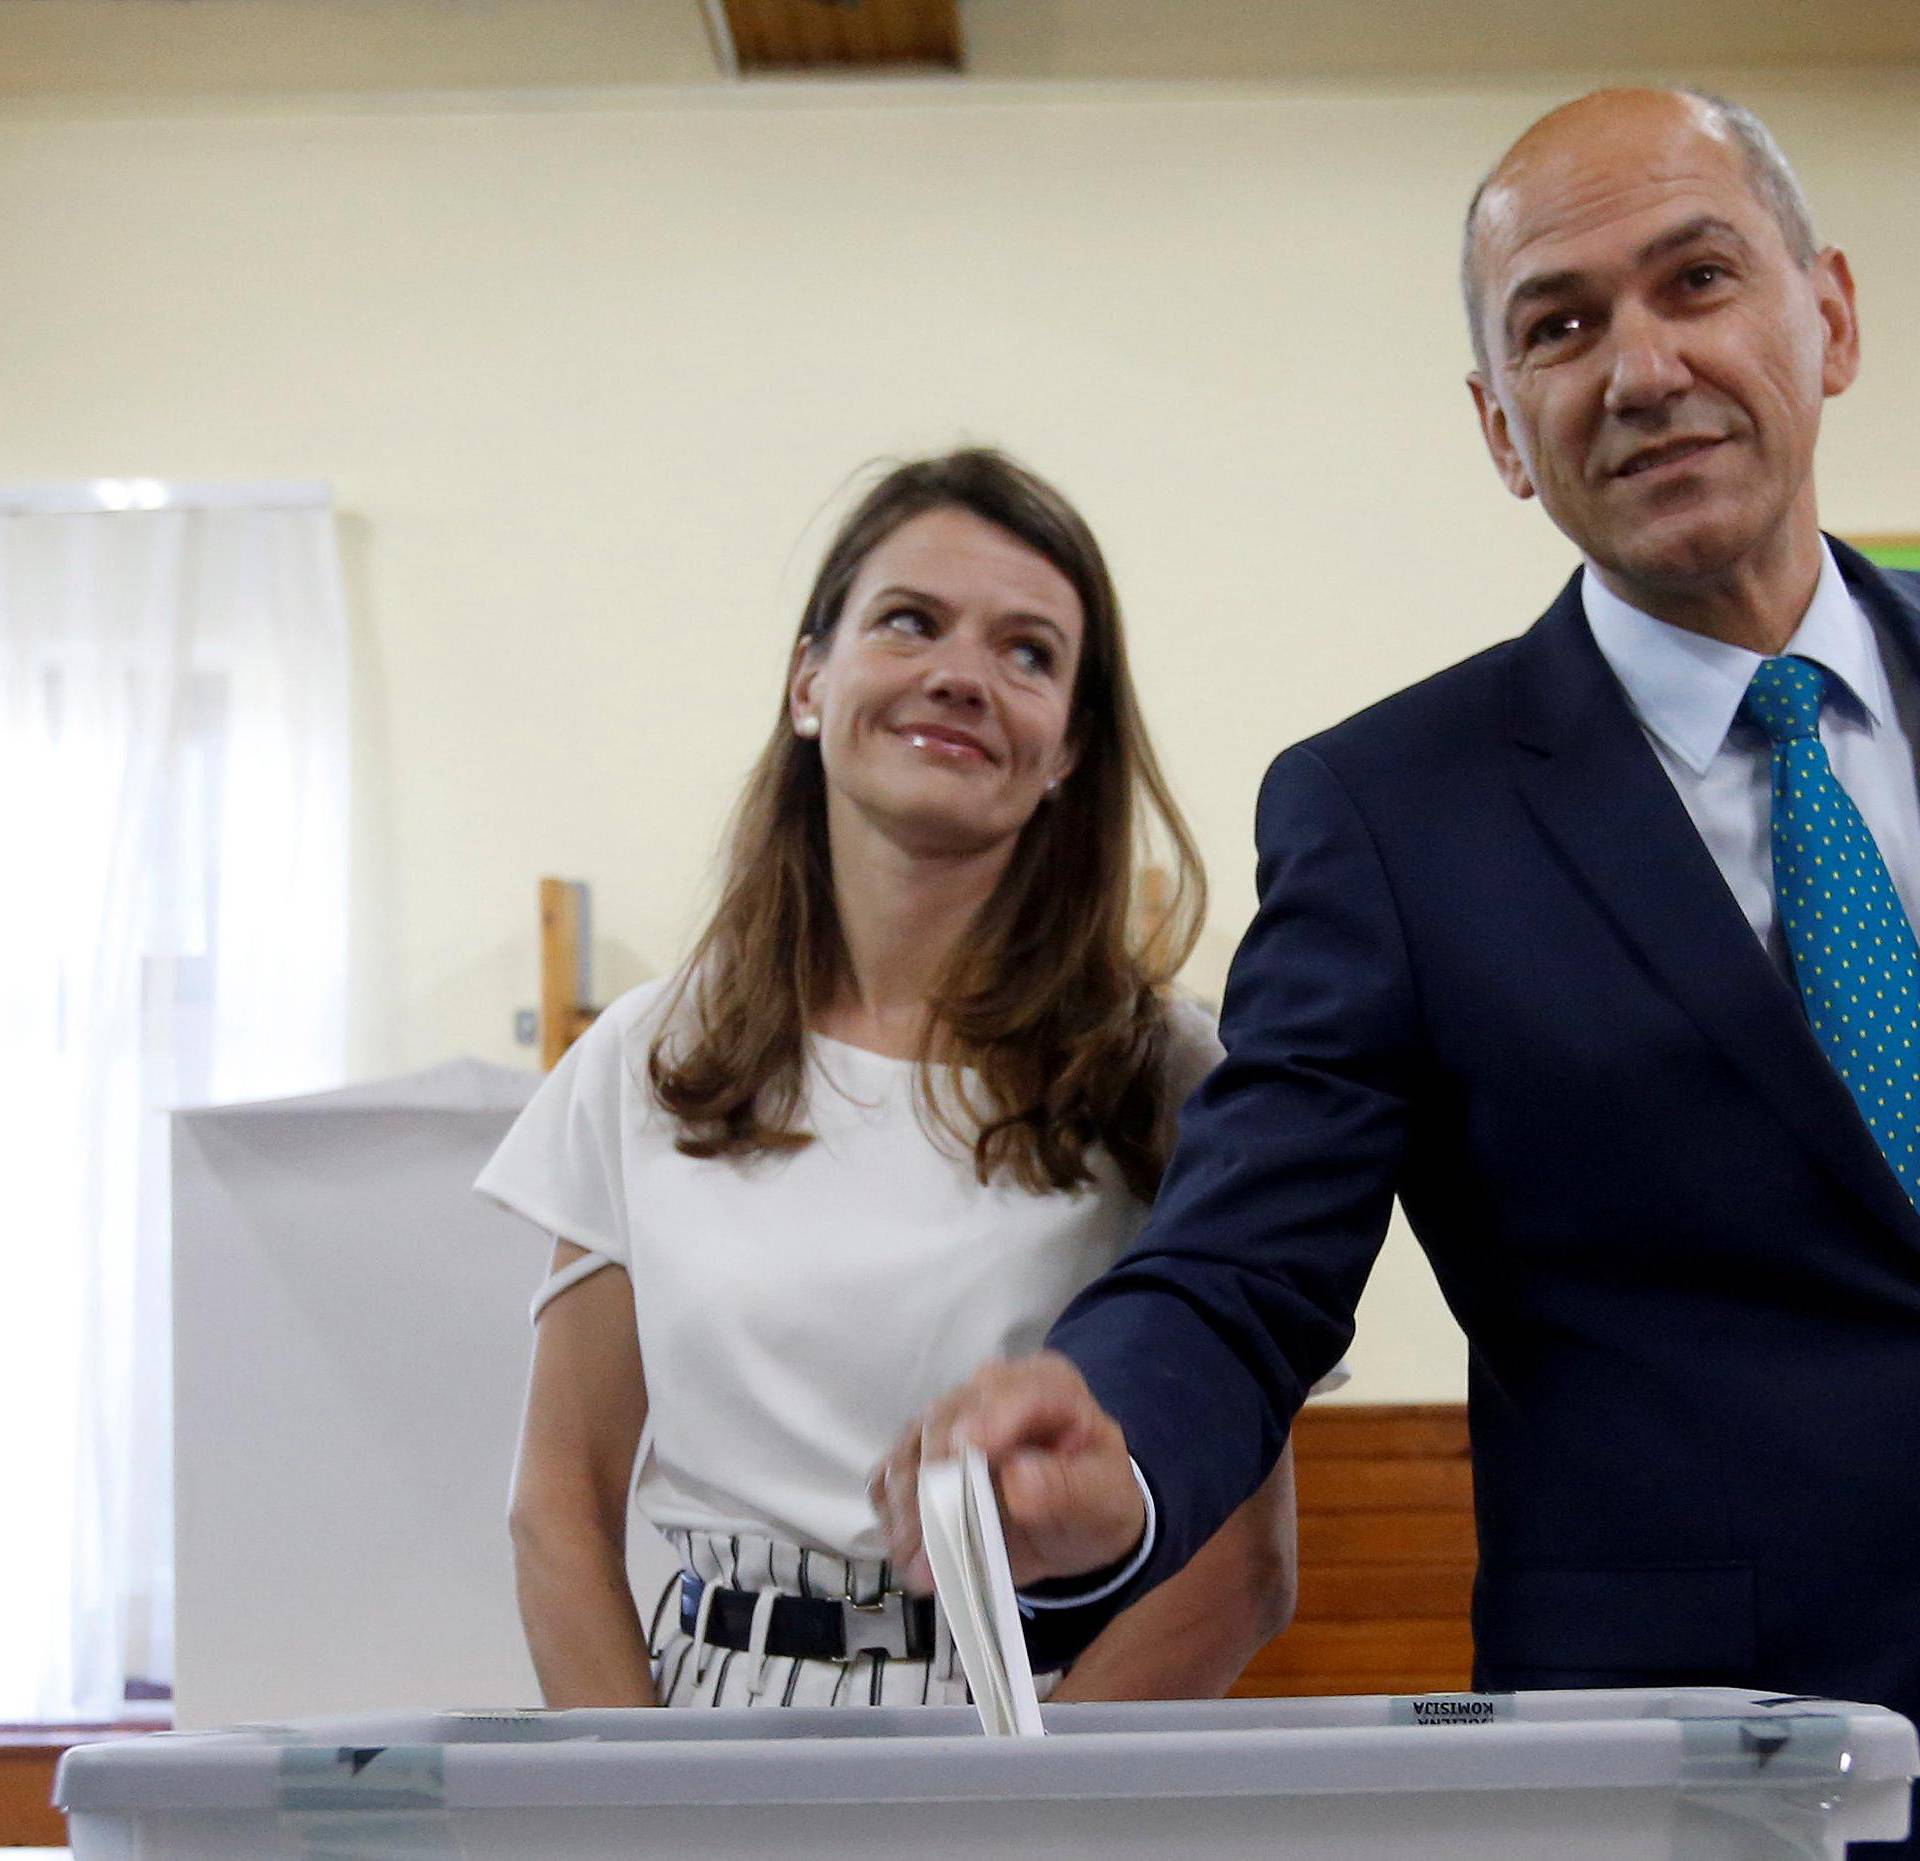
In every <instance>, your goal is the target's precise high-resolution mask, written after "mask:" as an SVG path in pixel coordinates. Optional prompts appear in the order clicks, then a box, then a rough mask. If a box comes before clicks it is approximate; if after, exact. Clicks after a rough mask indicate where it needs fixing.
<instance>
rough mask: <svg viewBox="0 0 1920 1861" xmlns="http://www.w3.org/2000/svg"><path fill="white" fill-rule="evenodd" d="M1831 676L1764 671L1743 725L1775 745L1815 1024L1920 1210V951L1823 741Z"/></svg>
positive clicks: (1777, 786) (1791, 906)
mask: <svg viewBox="0 0 1920 1861" xmlns="http://www.w3.org/2000/svg"><path fill="white" fill-rule="evenodd" d="M1826 690H1827V675H1826V673H1825V672H1823V671H1822V670H1821V669H1820V668H1819V667H1818V666H1817V665H1815V664H1813V662H1812V661H1811V660H1807V659H1794V658H1783V659H1763V660H1762V661H1761V662H1760V665H1759V667H1758V668H1757V669H1756V671H1755V672H1754V675H1753V679H1752V682H1751V683H1750V684H1749V685H1748V686H1747V695H1746V696H1745V697H1744V698H1743V699H1741V701H1740V715H1741V716H1742V717H1744V718H1746V719H1747V720H1748V721H1749V722H1750V723H1755V724H1758V725H1759V726H1760V728H1761V729H1762V730H1764V731H1765V732H1766V733H1767V735H1768V737H1769V738H1771V739H1772V742H1773V895H1774V905H1775V908H1776V909H1777V910H1778V911H1779V913H1780V925H1781V928H1782V930H1783V931H1784V932H1785V933H1786V940H1787V953H1788V954H1789V955H1790V956H1791V957H1792V959H1793V973H1794V978H1795V980H1796V981H1797V982H1798V983H1799V985H1800V999H1801V1000H1802V1001H1803V1002H1804V1003H1805V1004H1806V1009H1807V1019H1808V1020H1809V1021H1810V1022H1811V1023H1812V1024H1813V1032H1814V1035H1815V1037H1816V1038H1817V1039H1818V1040H1819V1042H1820V1045H1821V1046H1822V1047H1823V1048H1824V1049H1825V1050H1826V1055H1827V1058H1828V1059H1830V1060H1831V1061H1832V1062H1833V1064H1834V1067H1835V1068H1836V1070H1837V1071H1838V1072H1839V1074H1840V1077H1841V1078H1842V1079H1843V1080H1844V1081H1845V1082H1846V1086H1847V1090H1848V1091H1850V1092H1851V1093H1852V1094H1853V1098H1854V1103H1855V1104H1857V1105H1858V1106H1859V1107H1860V1115H1861V1116H1862V1117H1863V1118H1865V1119H1866V1121H1867V1128H1868V1130H1870V1131H1871V1132H1872V1133H1873V1137H1874V1141H1875V1142H1876V1143H1877V1144H1878V1145H1879V1146H1880V1149H1881V1151H1882V1153H1883V1154H1884V1155H1885V1157H1886V1159H1887V1161H1888V1163H1890V1164H1891V1165H1892V1166H1893V1173H1894V1175H1895V1176H1897V1177H1898V1178H1899V1179H1900V1186H1901V1187H1902V1188H1903V1189H1905V1190H1906V1192H1907V1199H1908V1200H1909V1201H1910V1202H1912V1203H1913V1204H1914V1206H1915V1207H1916V1208H1920V1156H1917V1155H1916V1153H1915V1150H1914V1145H1915V1142H1916V1139H1917V1138H1920V1047H1916V1045H1915V1042H1916V1040H1920V946H1916V944H1915V942H1914V935H1913V926H1912V925H1911V924H1909V923H1908V922H1907V914H1906V912H1905V911H1904V910H1903V909H1902V908H1901V904H1900V895H1899V893H1897V892H1896V891H1895V890H1894V889H1893V880H1892V878H1891V877H1890V876H1889V875H1888V872H1887V867H1886V862H1885V861H1884V860H1882V859H1881V857H1880V849H1879V848H1878V847H1877V846H1875V845H1874V843H1873V835H1872V834H1871V833H1869V832H1868V831H1867V824H1866V822H1865V821H1863V820H1862V819H1861V818H1860V810H1859V809H1858V808H1856V807H1855V806H1854V805H1853V800H1852V797H1851V796H1849V795H1848V793H1847V791H1846V790H1845V789H1844V788H1842V787H1841V786H1840V782H1839V778H1838V777H1837V776H1835V774H1834V773H1833V765H1832V764H1831V763H1830V762H1829V761H1828V760H1827V752H1826V746H1825V745H1824V744H1822V743H1821V741H1820V704H1821V700H1822V699H1823V698H1824V697H1825V696H1826Z"/></svg>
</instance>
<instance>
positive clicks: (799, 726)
mask: <svg viewBox="0 0 1920 1861" xmlns="http://www.w3.org/2000/svg"><path fill="white" fill-rule="evenodd" d="M793 734H794V735H795V736H796V737H817V736H818V735H819V734H820V720H819V718H817V717H815V716H814V715H813V713H812V712H811V711H809V712H807V713H806V714H805V715H804V716H802V717H796V718H795V719H794V720H793Z"/></svg>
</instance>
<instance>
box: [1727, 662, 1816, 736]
mask: <svg viewBox="0 0 1920 1861" xmlns="http://www.w3.org/2000/svg"><path fill="white" fill-rule="evenodd" d="M1826 695H1827V675H1826V674H1825V673H1824V672H1823V671H1821V669H1820V668H1819V667H1818V666H1817V665H1815V664H1814V663H1813V662H1812V661H1811V660H1809V659H1794V658H1781V659H1763V660H1761V662H1760V663H1759V665H1757V666H1756V667H1755V668H1754V673H1753V677H1752V679H1751V680H1750V681H1749V682H1748V685H1747V695H1746V696H1745V697H1744V698H1742V699H1741V700H1740V715H1741V716H1742V717H1744V718H1745V719H1746V720H1747V721H1748V722H1749V723H1752V724H1758V725H1759V726H1760V728H1761V729H1762V730H1764V731H1765V732H1766V733H1767V735H1768V736H1769V737H1771V738H1772V739H1773V740H1774V742H1776V743H1792V742H1795V741H1797V740H1799V739H1801V738H1805V737H1817V736H1818V735H1819V734H1820V703H1821V700H1822V699H1823V698H1825V697H1826Z"/></svg>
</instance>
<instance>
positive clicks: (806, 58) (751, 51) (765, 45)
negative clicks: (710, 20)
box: [725, 0, 961, 72]
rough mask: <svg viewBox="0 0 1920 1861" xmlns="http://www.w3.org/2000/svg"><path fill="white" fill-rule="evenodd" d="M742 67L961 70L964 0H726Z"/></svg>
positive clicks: (737, 58)
mask: <svg viewBox="0 0 1920 1861" xmlns="http://www.w3.org/2000/svg"><path fill="white" fill-rule="evenodd" d="M725 14H726V22H727V28H728V31H729V32H730V34H731V35H732V39H733V51H734V58H735V60H736V62H737V63H738V66H739V68H740V70H741V71H743V72H747V71H794V70H805V71H812V70H823V69H824V70H833V69H854V70H865V69H872V68H874V67H876V66H887V65H921V66H933V67H936V68H938V69H942V70H947V71H957V70H959V69H960V63H961V51H960V15H959V9H958V5H957V0H725Z"/></svg>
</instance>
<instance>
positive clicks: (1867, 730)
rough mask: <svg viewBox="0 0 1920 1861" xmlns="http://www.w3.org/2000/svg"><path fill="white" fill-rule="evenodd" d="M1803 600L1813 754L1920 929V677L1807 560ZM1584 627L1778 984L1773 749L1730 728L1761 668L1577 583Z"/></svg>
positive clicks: (1796, 649)
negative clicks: (1817, 704) (1812, 682)
mask: <svg viewBox="0 0 1920 1861" xmlns="http://www.w3.org/2000/svg"><path fill="white" fill-rule="evenodd" d="M1820 553H1821V570H1820V582H1819V585H1818V586H1817V587H1816V588H1815V589H1814V591H1813V600H1812V601H1811V602H1810V603H1809V604H1808V607H1807V611H1806V613H1805V614H1804V615H1802V616H1801V619H1800V624H1799V626H1798V627H1796V628H1795V629H1794V634H1793V638H1792V639H1791V640H1789V641H1788V642H1787V645H1786V649H1785V650H1786V651H1787V652H1788V653H1791V654H1794V655H1795V656H1797V657H1799V658H1801V659H1810V660H1812V661H1813V662H1814V664H1816V665H1818V666H1820V667H1821V668H1822V669H1823V670H1824V671H1825V672H1826V673H1827V674H1828V675H1829V676H1828V685H1827V701H1826V703H1825V704H1824V705H1823V706H1822V708H1821V712H1820V741H1821V742H1822V743H1823V744H1824V745H1825V746H1826V751H1827V756H1828V759H1829V761H1831V763H1832V764H1833V772H1834V774H1835V776H1836V777H1838V778H1839V782H1840V786H1841V787H1842V788H1844V789H1845V790H1846V791H1847V793H1848V794H1849V795H1850V796H1851V797H1852V798H1853V805H1854V806H1855V807H1856V808H1858V809H1859V810H1860V817H1861V819H1862V820H1864V821H1865V822H1866V824H1867V830H1868V832H1870V833H1871V834H1872V835H1873V838H1874V842H1875V844H1876V845H1877V846H1878V847H1879V849H1880V857H1881V858H1882V859H1883V860H1885V861H1886V864H1887V871H1888V873H1889V874H1890V875H1891V876H1892V879H1893V885H1894V890H1895V891H1896V892H1898V893H1899V895H1900V902H1901V904H1902V905H1903V906H1904V907H1905V908H1906V913H1907V921H1908V922H1909V923H1910V924H1913V925H1914V926H1916V929H1920V773H1917V770H1916V750H1917V749H1920V677H1917V676H1916V675H1915V672H1914V669H1913V666H1912V664H1911V662H1910V661H1909V660H1908V658H1907V655H1906V654H1905V653H1904V652H1903V651H1902V650H1901V649H1900V648H1899V647H1898V646H1897V645H1895V644H1892V643H1891V642H1883V641H1882V640H1881V638H1880V636H1879V635H1878V633H1877V632H1876V631H1875V629H1874V626H1873V623H1872V621H1870V620H1869V619H1868V618H1867V616H1866V614H1865V613H1863V612H1862V611H1861V609H1860V607H1859V606H1858V604H1857V603H1856V602H1855V601H1854V599H1853V597H1852V596H1851V595H1850V594H1848V592H1847V585H1846V583H1845V581H1844V580H1843V579H1842V578H1841V575H1840V565H1839V564H1838V563H1836V562H1835V561H1834V559H1833V552H1832V551H1831V550H1830V549H1828V548H1827V546H1826V545H1825V544H1824V543H1822V544H1821V546H1820ZM1580 596H1581V601H1582V603H1583V604H1584V606H1585V608H1586V613H1587V625H1588V627H1589V628H1590V629H1592V632H1593V638H1594V642H1595V644H1596V645H1598V647H1599V648H1600V652H1601V655H1602V656H1603V657H1604V658H1605V660H1606V662H1607V664H1608V665H1609V666H1611V667H1612V668H1613V672H1614V676H1615V677H1616V678H1618V679H1619V681H1620V684H1621V686H1622V688H1623V689H1624V691H1625V693H1626V698H1627V705H1628V708H1629V709H1630V710H1631V711H1632V712H1633V715H1634V717H1635V719H1636V720H1637V721H1638V723H1639V725H1640V728H1641V729H1642V730H1644V731H1645V732H1646V736H1647V741H1648V742H1649V743H1651V744H1652V745H1653V752H1654V754H1655V755H1656V756H1658V757H1659V759H1660V766H1661V767H1662V768H1663V769H1664V770H1666V772H1667V776H1668V778H1669V780H1671V781H1672V783H1673V786H1674V788H1675V790H1676V791H1677V792H1678V794H1679V796H1680V799H1681V800H1682V801H1683V802H1684V803H1685V804H1686V809H1687V813H1688V814H1689V815H1690V816H1692V818H1693V824H1694V826H1695V827H1696V828H1697V829H1698V830H1699V834H1700V838H1701V839H1702V840H1704V841H1705V842H1706V843H1707V851H1708V852H1709V853H1711V854H1712V855H1713V860H1714V864H1715V865H1716V866H1718V867H1719V868H1720V873H1721V876H1722V877H1723V878H1724V879H1725V880H1726V882H1727V885H1728V887H1729V889H1730V890H1731V891H1732V893H1733V895H1734V897H1735V899H1736V900H1738V902H1739V905H1740V909H1741V910H1742V911H1743V912H1744V913H1745V914H1746V919H1747V922H1748V923H1749V924H1751V925H1752V926H1753V932H1754V935H1755V936H1756V937H1758V938H1759V939H1760V941H1761V942H1762V943H1763V944H1764V945H1765V946H1766V948H1767V952H1768V954H1769V955H1771V956H1772V958H1773V960H1774V962H1775V963H1776V964H1778V965H1779V967H1780V969H1781V971H1782V973H1783V974H1791V971H1790V970H1789V968H1788V964H1787V954H1786V944H1785V942H1784V940H1783V938H1782V937H1781V934H1780V927H1779V923H1778V920H1777V917H1776V914H1775V911H1774V904H1773V849H1772V842H1771V839H1770V837H1769V836H1770V826H1771V820H1772V806H1773V801H1772V784H1771V770H1772V746H1771V744H1770V743H1769V742H1768V740H1767V737H1766V735H1765V733H1764V732H1763V731H1761V730H1760V729H1759V728H1758V727H1757V726H1755V725H1753V724H1749V723H1747V722H1745V721H1743V720H1741V719H1739V718H1738V717H1737V716H1736V713H1737V712H1738V710H1739V708H1740V700H1741V698H1742V697H1744V696H1745V694H1746V689H1747V685H1748V682H1749V681H1750V680H1751V679H1752V677H1753V673H1754V668H1755V667H1756V666H1758V665H1759V663H1760V660H1761V655H1760V654H1759V653H1753V652H1749V651H1748V650H1747V649H1746V648H1745V647H1743V646H1729V645H1727V644H1726V643H1725V642H1724V641H1721V640H1709V639H1706V638H1704V637H1703V636H1701V635H1700V634H1697V633H1689V632H1687V631H1686V630H1685V629H1684V628H1681V627H1675V626H1671V625H1669V624H1668V623H1667V622H1666V621H1663V620H1655V619H1654V618H1653V616H1652V615H1651V614H1643V613H1642V612H1641V611H1640V610H1639V609H1638V608H1635V607H1630V606H1628V604H1627V603H1626V602H1625V601H1623V600H1621V599H1620V597H1619V596H1618V595H1616V594H1614V593H1613V592H1612V591H1611V590H1610V589H1608V588H1607V587H1605V586H1604V585H1603V584H1602V582H1601V580H1600V578H1599V576H1597V575H1596V574H1595V573H1594V572H1593V570H1592V568H1591V567H1589V568H1588V569H1587V571H1586V573H1585V574H1584V575H1583V576H1582V577H1581V583H1580Z"/></svg>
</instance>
